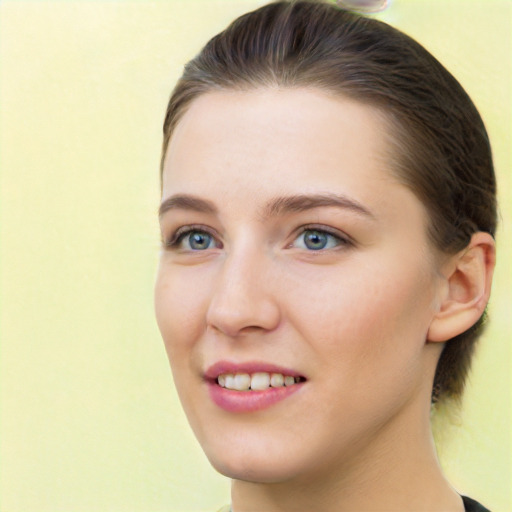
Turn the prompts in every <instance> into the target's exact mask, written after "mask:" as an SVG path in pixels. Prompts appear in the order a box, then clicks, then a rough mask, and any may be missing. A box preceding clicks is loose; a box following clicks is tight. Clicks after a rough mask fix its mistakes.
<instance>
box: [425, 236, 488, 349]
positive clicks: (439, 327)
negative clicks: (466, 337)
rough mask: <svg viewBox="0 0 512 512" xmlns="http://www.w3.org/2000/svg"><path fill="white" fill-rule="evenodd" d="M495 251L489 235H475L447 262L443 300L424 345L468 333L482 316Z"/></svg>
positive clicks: (486, 299) (486, 300) (440, 302)
mask: <svg viewBox="0 0 512 512" xmlns="http://www.w3.org/2000/svg"><path fill="white" fill-rule="evenodd" d="M495 261H496V248H495V243H494V239H493V237H492V236H491V235H490V234H489V233H483V232H478V233H475V234H474V235H473V236H472V237H471V241H470V243H469V244H468V246H467V247H466V248H465V249H464V250H463V251H461V252H459V253H457V254H456V255H454V256H453V257H452V258H450V260H449V262H448V265H449V270H448V271H447V275H446V278H445V288H444V296H443V297H442V299H441V300H440V301H439V306H438V310H437V312H436V314H435V316H434V318H433V319H432V322H431V324H430V327H429V330H428V335H427V341H430V342H444V341H447V340H449V339H451V338H453V337H455V336H457V335H459V334H461V333H463V332H465V331H466V330H467V329H469V328H470V327H471V326H473V325H474V324H475V323H476V322H477V321H478V319H479V318H480V316H482V314H483V312H484V310H485V307H486V305H487V302H488V300H489V295H490V292H491V282H492V275H493V271H494V265H495Z"/></svg>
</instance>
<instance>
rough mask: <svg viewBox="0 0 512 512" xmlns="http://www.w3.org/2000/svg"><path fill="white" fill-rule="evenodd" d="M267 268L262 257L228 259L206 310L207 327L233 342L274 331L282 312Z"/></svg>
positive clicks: (231, 255) (244, 255) (237, 256)
mask: <svg viewBox="0 0 512 512" xmlns="http://www.w3.org/2000/svg"><path fill="white" fill-rule="evenodd" d="M270 266H271V264H268V263H266V262H265V257H264V256H263V255H261V254H260V255H259V256H257V255H255V254H254V253H253V254H247V251H246V252H243V251H239V252H238V254H236V253H232V254H230V255H228V256H227V257H226V259H225V260H224V261H223V263H222V268H221V269H220V270H219V274H218V280H217V281H216V283H215V287H214V290H213V293H212V297H211V301H210V304H209V307H208V310H207V318H206V321H207V325H208V327H209V328H211V329H213V330H214V331H216V332H220V333H222V334H224V335H226V336H229V337H232V338H234V337H237V336H241V335H244V334H249V333H254V332H261V333H263V332H266V331H272V330H274V329H275V328H276V327H277V326H278V325H279V323H280V321H281V312H280V307H279V303H278V297H277V295H276V293H275V290H276V288H275V279H272V276H271V273H272V272H271V269H270V268H269V267H270Z"/></svg>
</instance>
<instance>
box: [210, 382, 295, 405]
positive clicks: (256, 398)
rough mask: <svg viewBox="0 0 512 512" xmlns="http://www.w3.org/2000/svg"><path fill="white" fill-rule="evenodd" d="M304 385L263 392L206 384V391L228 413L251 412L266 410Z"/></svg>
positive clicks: (270, 389)
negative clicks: (236, 389)
mask: <svg viewBox="0 0 512 512" xmlns="http://www.w3.org/2000/svg"><path fill="white" fill-rule="evenodd" d="M303 385H304V383H303V382H299V383H297V384H293V385H292V386H282V387H278V388H268V389H265V390H263V391H234V390H232V389H226V388H223V387H221V386H219V385H218V384H217V382H208V391H209V393H210V397H211V399H212V400H213V402H214V403H215V404H216V405H218V406H219V407H220V408H222V409H224V410H225V411H229V412H252V411H259V410H261V409H266V408H267V407H270V406H272V405H274V404H276V403H277V402H280V401H281V400H284V399H285V398H288V397H289V396H291V395H293V393H295V392H296V391H298V390H299V389H300V388H302V386H303Z"/></svg>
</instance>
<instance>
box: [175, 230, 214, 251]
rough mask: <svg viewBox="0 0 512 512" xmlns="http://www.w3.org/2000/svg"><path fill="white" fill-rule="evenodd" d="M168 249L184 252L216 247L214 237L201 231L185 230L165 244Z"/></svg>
mask: <svg viewBox="0 0 512 512" xmlns="http://www.w3.org/2000/svg"><path fill="white" fill-rule="evenodd" d="M166 246H167V247H168V248H170V249H184V250H186V251H205V250H207V249H212V248H214V247H218V244H217V241H216V240H215V237H214V236H213V235H212V234H210V233H208V232H207V231H204V230H201V229H186V230H183V231H181V232H180V230H178V232H177V233H176V234H175V235H174V237H173V239H172V240H170V241H169V242H167V243H166Z"/></svg>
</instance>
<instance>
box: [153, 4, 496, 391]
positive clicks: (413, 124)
mask: <svg viewBox="0 0 512 512" xmlns="http://www.w3.org/2000/svg"><path fill="white" fill-rule="evenodd" d="M261 87H281V88H296V87H313V88H317V89H321V90H324V91H326V92H328V93H330V94H333V93H334V94H337V95H342V96H345V97H348V98H352V99H354V100H357V101H359V102H362V103H365V104H369V105H373V106H375V107H376V108H378V109H379V110H381V111H382V112H384V114H385V117H386V119H387V120H388V121H389V125H390V127H391V137H390V140H391V146H392V155H393V172H394V173H395V174H396V176H397V177H398V179H399V180H400V181H401V182H402V183H403V184H404V185H406V186H407V187H408V188H409V189H410V190H411V191H412V192H413V193H414V194H415V195H416V196H417V197H418V199H419V200H420V201H421V202H422V203H423V204H424V206H425V207H426V209H427V212H428V214H429V227H428V232H429V236H430V238H431V240H432V243H433V244H434V246H435V247H436V248H437V249H438V250H440V251H442V252H443V253H447V254H454V253H456V252H458V251H460V250H462V249H463V248H465V247H466V246H467V245H468V243H469V241H470V238H471V236H472V234H473V233H475V232H477V231H484V232H488V233H490V234H491V235H493V236H494V234H495V230H496V222H497V219H496V217H497V215H496V183H495V176H494V170H493V163H492V157H491V150H490V145H489V140H488V136H487V133H486V130H485V127H484V124H483V122H482V119H481V117H480V115H479V114H478V111H477V110H476V108H475V106H474V104H473V102H472V101H471V99H470V98H469V96H468V95H467V94H466V92H465V91H464V89H463V88H462V87H461V85H460V84H459V83H458V82H457V80H456V79H455V78H454V77H453V76H452V75H451V74H450V73H449V72H448V71H447V70H446V69H445V68H444V67H443V66H442V65H441V64H440V63H439V62H438V61H437V60H436V59H435V58H434V57H433V56H432V55H431V54H430V53H429V52H428V51H427V50H425V49H424V48H423V47H422V46H421V45H420V44H418V43H417V42H416V41H414V40H413V39H411V38H410V37H409V36H407V35H405V34H403V33H402V32H400V31H399V30H397V29H395V28H393V27H390V26H389V25H387V24H385V23H383V22H380V21H377V20H375V19H371V18H366V17H363V16H360V15H358V14H356V13H353V12H349V11H346V10H343V9H340V8H339V7H337V6H336V5H334V4H331V3H327V2H324V1H321V0H316V1H315V0H305V1H293V0H291V1H278V2H274V3H270V4H268V5H266V6H263V7H261V8H259V9H257V10H255V11H253V12H250V13H247V14H245V15H243V16H241V17H239V18H238V19H236V20H235V21H234V22H233V23H231V24H230V25H229V26H228V27H227V28H226V29H225V30H224V31H223V32H221V33H220V34H218V35H216V36H215V37H213V38H212V39H211V40H210V41H209V42H208V43H207V44H206V46H205V47H204V48H203V50H202V51H201V52H200V53H199V55H197V56H196V57H195V58H194V59H193V60H191V61H190V62H189V63H188V64H187V65H186V66H185V70H184V73H183V75H182V77H181V78H180V80H179V81H178V83H177V85H176V87H175V89H174V91H173V93H172V96H171V99H170V101H169V105H168V107H167V112H166V116H165V121H164V142H163V151H162V167H163V161H164V158H165V154H166V151H167V147H168V144H169V139H170V137H171V135H172V133H173V130H174V127H175V126H176V124H177V123H178V122H179V120H180V119H181V117H182V116H183V114H184V112H185V111H186V110H187V108H188V107H189V105H190V103H191V102H192V101H193V100H194V99H195V98H197V97H198V96H200V95H202V94H205V93H207V92H209V91H215V90H223V89H224V90H226V89H228V90H229V89H231V90H250V89H254V88H261ZM484 316H485V315H482V317H481V318H480V319H479V320H478V322H477V323H476V324H475V325H473V327H471V328H470V329H469V330H467V331H466V332H464V333H462V334H460V335H458V336H456V337H454V338H452V339H451V340H449V341H448V342H446V344H445V347H444V349H443V352H442V354H441V357H440V359H439V363H438V365H437V369H436V375H435V379H434V387H433V400H434V401H435V400H437V398H438V397H440V396H451V397H453V398H460V396H461V395H462V391H463V388H464V382H465V379H466V376H467V373H468V371H469V368H470V363H471V358H472V354H473V351H474V346H475V342H476V340H477V338H478V336H479V335H480V333H481V330H482V327H483V323H484Z"/></svg>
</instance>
